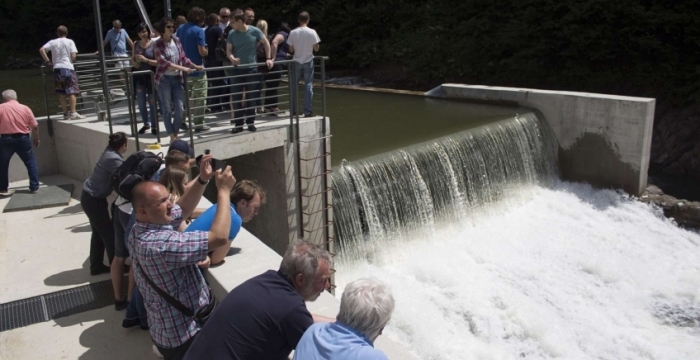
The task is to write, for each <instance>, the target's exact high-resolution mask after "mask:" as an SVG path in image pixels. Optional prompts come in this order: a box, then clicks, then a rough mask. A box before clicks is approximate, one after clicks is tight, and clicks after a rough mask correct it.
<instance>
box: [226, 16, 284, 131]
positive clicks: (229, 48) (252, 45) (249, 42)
mask: <svg viewBox="0 0 700 360" xmlns="http://www.w3.org/2000/svg"><path fill="white" fill-rule="evenodd" d="M231 27H232V28H233V30H231V31H230V32H229V33H228V38H227V40H226V42H227V44H226V57H227V58H228V60H229V61H230V62H231V64H232V65H234V66H239V67H238V68H236V69H233V70H232V71H230V72H229V75H230V76H235V77H234V78H233V79H231V81H232V82H233V84H232V86H231V99H232V101H233V108H234V112H233V114H234V119H233V120H231V123H233V124H235V125H236V127H234V128H233V130H231V133H232V134H236V133H239V132H241V131H243V119H244V118H245V122H246V124H248V130H249V131H255V130H256V128H255V125H253V123H254V122H255V108H256V104H257V102H258V98H259V97H260V74H258V69H257V67H256V66H241V65H247V64H255V63H256V60H257V48H258V43H262V44H263V47H264V48H265V57H266V59H267V60H266V61H265V64H266V65H267V68H268V69H270V68H272V65H273V60H272V56H271V55H270V42H269V41H268V40H267V38H266V37H265V35H263V33H262V31H260V29H258V28H256V27H255V26H249V25H246V23H245V14H244V13H243V11H242V10H241V9H236V10H235V11H234V13H233V20H232V21H231ZM244 88H245V90H244ZM244 93H245V97H246V99H245V106H244V105H243V94H244Z"/></svg>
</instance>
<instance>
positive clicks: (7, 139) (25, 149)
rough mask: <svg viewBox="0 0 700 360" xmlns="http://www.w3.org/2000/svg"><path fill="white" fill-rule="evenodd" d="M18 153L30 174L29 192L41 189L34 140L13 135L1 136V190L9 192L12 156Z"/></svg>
mask: <svg viewBox="0 0 700 360" xmlns="http://www.w3.org/2000/svg"><path fill="white" fill-rule="evenodd" d="M15 153H17V155H19V158H20V159H22V161H24V166H26V167H27V173H28V174H29V190H31V191H34V190H38V189H39V169H38V168H37V166H36V158H35V157H34V150H32V140H31V139H30V137H29V135H28V134H13V135H2V136H0V161H2V164H0V190H7V188H8V186H10V183H9V168H10V159H12V155H14V154H15Z"/></svg>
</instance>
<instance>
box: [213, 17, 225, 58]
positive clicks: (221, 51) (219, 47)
mask: <svg viewBox="0 0 700 360" xmlns="http://www.w3.org/2000/svg"><path fill="white" fill-rule="evenodd" d="M217 26H218V25H217ZM226 30H228V27H227V28H226ZM227 38H228V31H226V32H224V35H223V36H222V37H221V38H220V39H219V40H217V41H216V49H214V55H216V61H220V62H224V61H228V59H227V58H226V39H227Z"/></svg>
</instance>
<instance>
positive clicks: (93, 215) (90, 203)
mask: <svg viewBox="0 0 700 360" xmlns="http://www.w3.org/2000/svg"><path fill="white" fill-rule="evenodd" d="M80 206H81V207H82V208H83V211H84V212H85V215H87V217H88V220H89V221H90V227H92V237H91V238H90V270H91V271H98V270H100V268H101V267H102V266H103V265H104V256H105V255H104V254H105V250H107V258H108V259H109V263H110V264H111V263H112V260H113V259H114V222H113V221H112V218H110V217H109V210H108V208H107V207H108V206H109V205H108V204H107V199H106V198H105V199H102V198H96V197H93V196H92V195H90V194H88V192H87V191H85V190H83V193H82V195H81V196H80Z"/></svg>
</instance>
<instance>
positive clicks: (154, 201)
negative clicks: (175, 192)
mask: <svg viewBox="0 0 700 360" xmlns="http://www.w3.org/2000/svg"><path fill="white" fill-rule="evenodd" d="M170 199H171V195H170V193H169V192H168V189H166V188H165V186H163V185H162V184H159V183H157V182H155V181H143V182H140V183H138V184H136V186H134V189H133V190H132V191H131V201H132V205H133V207H134V214H136V220H138V221H139V222H142V223H147V224H157V225H168V224H170V223H171V222H172V221H173V217H172V213H171V212H172V210H173V203H172V202H171V201H170Z"/></svg>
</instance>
